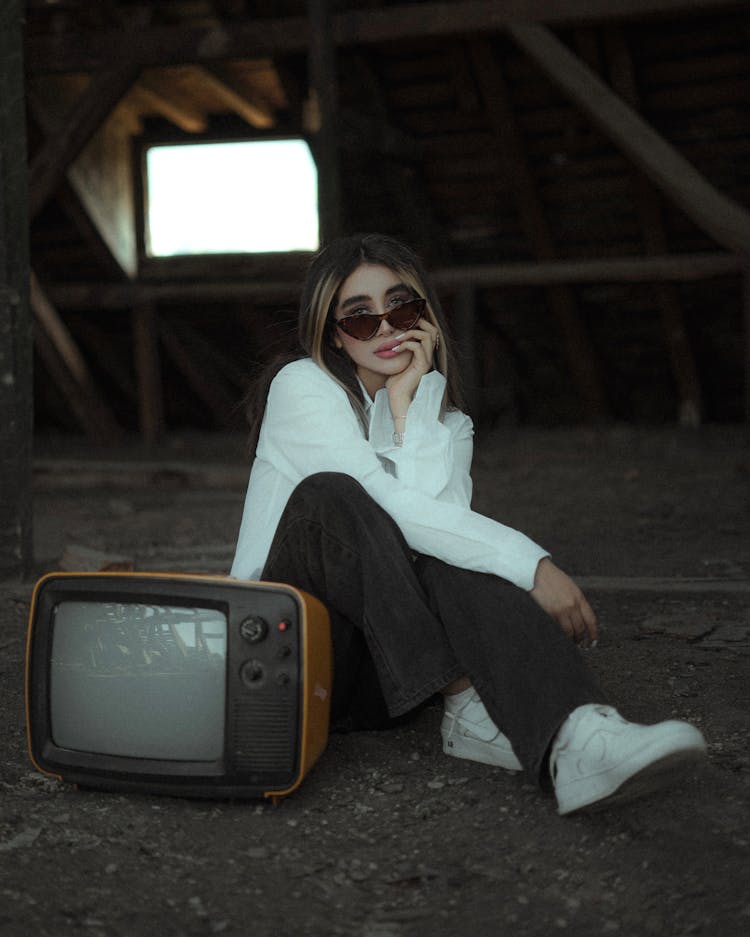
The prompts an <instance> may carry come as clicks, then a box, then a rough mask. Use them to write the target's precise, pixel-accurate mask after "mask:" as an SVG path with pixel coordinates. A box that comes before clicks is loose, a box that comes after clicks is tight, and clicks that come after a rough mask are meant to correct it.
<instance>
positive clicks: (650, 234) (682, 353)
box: [605, 27, 703, 425]
mask: <svg viewBox="0 0 750 937" xmlns="http://www.w3.org/2000/svg"><path fill="white" fill-rule="evenodd" d="M605 44H606V48H607V61H608V62H609V66H610V72H611V77H612V86H613V88H614V90H615V91H616V92H617V93H618V94H620V95H621V96H622V98H623V100H625V101H627V102H628V104H630V105H631V107H634V108H636V109H638V105H639V95H638V86H637V83H636V80H635V72H634V69H633V61H632V57H631V55H630V52H629V50H628V47H627V43H626V40H625V36H624V35H623V32H622V30H621V29H619V28H617V27H613V28H612V29H611V30H609V31H608V32H607V33H606V35H605ZM634 186H635V198H636V205H637V209H638V215H639V218H640V224H641V230H642V232H643V244H644V249H645V251H646V253H647V254H648V255H650V256H657V255H660V254H666V253H668V251H669V243H668V239H667V232H666V228H665V225H664V219H663V216H662V211H661V207H660V205H659V199H658V193H657V192H656V191H655V190H654V187H653V185H652V184H651V183H650V182H649V181H648V179H647V178H646V177H645V176H644V175H643V174H642V173H637V174H636V176H635V179H634ZM656 301H657V304H658V307H659V312H660V315H661V321H662V330H663V333H664V339H665V342H666V344H667V348H668V349H669V355H670V360H671V363H672V372H673V374H674V377H675V383H676V385H677V390H678V393H679V396H680V421H681V422H682V423H683V424H693V425H694V424H695V423H699V422H700V420H701V414H702V410H703V404H702V393H701V386H700V379H699V377H698V369H697V367H696V364H695V359H694V357H693V351H692V348H691V347H690V339H689V338H688V333H687V327H686V325H685V318H684V316H683V314H682V306H681V303H680V295H679V292H678V290H677V287H676V285H675V284H674V283H659V284H657V287H656Z"/></svg>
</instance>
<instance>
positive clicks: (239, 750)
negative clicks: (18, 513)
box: [26, 572, 332, 802]
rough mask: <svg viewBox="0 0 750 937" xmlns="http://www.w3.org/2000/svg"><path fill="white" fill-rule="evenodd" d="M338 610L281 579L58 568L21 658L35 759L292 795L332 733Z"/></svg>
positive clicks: (113, 780)
mask: <svg viewBox="0 0 750 937" xmlns="http://www.w3.org/2000/svg"><path fill="white" fill-rule="evenodd" d="M331 659H332V655H331V640H330V624H329V618H328V613H327V611H326V609H325V607H324V606H323V605H322V604H321V603H320V602H319V601H318V600H317V599H316V598H314V597H313V596H311V595H308V594H307V593H305V592H302V591H301V590H299V589H295V588H294V587H292V586H289V585H286V584H283V583H269V582H250V581H243V580H236V579H231V578H229V577H223V576H204V575H185V574H179V573H122V572H104V573H101V572H91V573H85V572H84V573H50V574H48V575H46V576H44V577H42V578H41V579H40V580H39V581H38V582H37V584H36V587H35V589H34V594H33V598H32V603H31V610H30V614H29V625H28V635H27V653H26V724H27V737H28V747H29V753H30V756H31V760H32V762H33V763H34V765H35V766H36V767H37V768H38V769H39V770H40V771H42V772H43V773H45V774H48V775H51V776H53V777H56V778H59V779H61V780H63V781H68V782H71V783H75V784H78V785H80V786H84V787H93V788H97V789H100V790H102V789H103V790H113V791H125V792H128V791H133V792H138V791H140V792H145V793H149V792H151V793H157V794H168V795H178V796H188V797H215V798H222V797H230V798H239V797H266V798H270V799H271V800H273V801H274V802H278V801H279V800H280V799H281V798H283V797H285V796H286V795H288V794H290V793H291V792H292V791H294V790H295V789H296V788H297V787H299V785H300V784H301V783H302V780H303V779H304V777H305V775H306V774H307V773H308V772H309V771H310V769H311V768H312V766H313V764H314V763H315V762H316V761H317V759H318V758H319V757H320V755H321V753H322V752H323V749H324V748H325V745H326V742H327V738H328V724H329V713H330V699H331V687H332V663H331Z"/></svg>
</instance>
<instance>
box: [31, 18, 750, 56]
mask: <svg viewBox="0 0 750 937" xmlns="http://www.w3.org/2000/svg"><path fill="white" fill-rule="evenodd" d="M743 5H744V4H743V3H742V2H741V0H735V2H732V0H701V3H700V4H699V5H698V4H696V5H692V6H691V9H694V10H695V12H698V13H708V12H710V11H711V10H712V9H714V8H719V7H721V8H723V9H726V8H728V7H733V6H736V7H738V8H740V7H742V6H743ZM685 9H686V2H685V0H555V2H554V3H550V2H549V0H462V2H461V3H455V2H453V0H451V2H447V0H444V2H437V3H412V4H400V5H395V6H387V7H385V8H382V9H378V8H375V7H367V8H365V9H357V10H348V11H346V12H341V13H338V14H337V15H335V16H333V17H332V20H331V31H330V38H331V41H332V42H334V43H335V44H338V45H358V44H362V43H369V42H388V41H396V40H400V39H412V38H416V37H420V38H424V37H426V36H449V35H466V34H468V33H482V32H489V31H495V32H497V31H498V30H502V29H503V28H505V27H506V26H508V25H509V24H510V23H514V22H529V23H533V22H540V23H552V24H574V23H577V22H588V23H591V22H612V21H615V20H625V19H632V18H644V17H650V16H663V15H667V14H674V13H684V12H685ZM309 42H310V33H309V27H308V21H307V18H306V17H303V16H295V17H284V18H262V19H253V20H248V19H243V20H233V21H232V26H231V29H226V28H224V27H223V26H221V25H208V26H200V27H195V26H175V27H144V28H142V29H139V30H138V32H137V34H136V33H134V34H133V35H132V36H131V37H130V41H129V42H128V43H127V44H126V48H127V53H128V54H129V55H134V56H136V57H137V61H138V62H139V63H140V64H141V66H143V67H146V66H158V65H165V64H177V63H190V62H210V61H221V60H227V59H238V58H244V57H255V56H258V55H276V54H281V53H288V52H303V51H305V50H306V49H307V48H308V45H309ZM123 45H124V37H123V32H122V29H101V30H96V31H95V32H92V33H91V41H87V42H82V41H81V37H80V35H79V34H66V33H61V34H57V35H45V36H31V37H29V40H28V42H27V52H26V58H27V63H28V68H29V70H30V72H31V73H32V74H33V73H42V72H66V71H68V72H72V71H92V70H96V69H100V68H104V67H106V66H107V65H108V64H109V63H110V62H112V61H116V60H117V59H118V58H119V57H122V54H123Z"/></svg>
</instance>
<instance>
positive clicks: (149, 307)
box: [133, 300, 164, 443]
mask: <svg viewBox="0 0 750 937" xmlns="http://www.w3.org/2000/svg"><path fill="white" fill-rule="evenodd" d="M133 356H134V358H135V373H136V376H137V379H138V422H139V426H140V430H141V436H142V437H143V441H144V442H146V443H157V442H159V440H160V439H161V437H162V435H163V433H164V388H163V385H162V379H161V362H160V359H159V326H158V323H157V319H156V310H155V308H154V304H153V303H152V302H149V301H148V300H142V301H140V302H139V303H137V305H136V306H135V307H134V308H133Z"/></svg>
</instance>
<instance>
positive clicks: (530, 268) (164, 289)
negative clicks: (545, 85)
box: [46, 253, 744, 312]
mask: <svg viewBox="0 0 750 937" xmlns="http://www.w3.org/2000/svg"><path fill="white" fill-rule="evenodd" d="M743 270H744V264H743V261H742V259H741V258H739V257H737V256H735V255H734V254H719V253H716V254H708V253H706V254H674V255H672V256H666V257H607V258H597V259H593V260H554V261H547V262H544V263H537V262H532V261H526V262H520V263H502V264H467V265H463V266H457V267H452V266H441V267H436V268H435V269H433V271H432V279H433V280H434V281H435V282H436V283H437V284H438V285H440V286H443V287H453V286H458V285H460V284H462V283H469V284H474V285H476V286H546V285H548V284H550V283H658V282H659V281H668V282H677V283H692V282H695V281H696V280H705V279H710V278H711V277H723V276H732V275H736V274H739V273H742V272H743ZM46 291H47V294H48V296H49V297H50V298H51V300H52V301H53V302H54V304H55V305H56V306H57V307H58V308H60V309H98V310H101V311H102V312H105V311H106V310H111V309H119V310H122V309H129V308H131V307H132V306H133V305H134V304H135V303H137V302H143V301H148V300H151V301H170V300H171V301H176V300H188V299H194V300H205V301H211V300H215V301H218V300H230V301H231V300H248V299H253V300H259V301H264V302H286V301H289V300H294V299H296V298H297V297H298V295H299V282H298V281H296V280H286V281H285V280H264V279H257V280H242V281H236V282H231V281H227V280H224V279H222V280H203V281H201V282H200V283H190V282H181V281H180V280H176V281H174V282H168V283H165V282H160V283H144V282H143V281H141V283H140V284H131V283H48V284H47V285H46Z"/></svg>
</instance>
